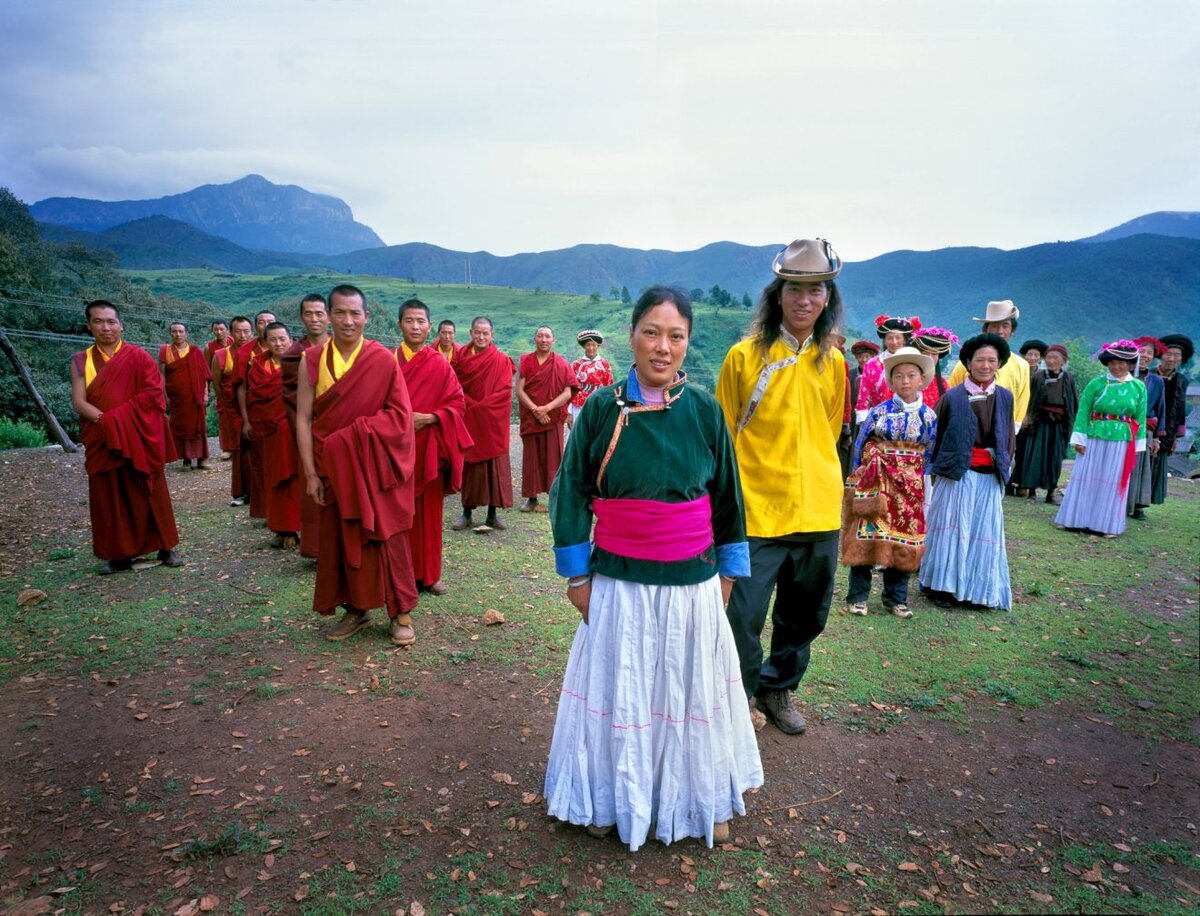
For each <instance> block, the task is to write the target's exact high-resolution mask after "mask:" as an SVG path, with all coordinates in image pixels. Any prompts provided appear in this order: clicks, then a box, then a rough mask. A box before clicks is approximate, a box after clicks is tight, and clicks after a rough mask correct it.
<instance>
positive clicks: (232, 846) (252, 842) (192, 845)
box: [183, 821, 271, 861]
mask: <svg viewBox="0 0 1200 916" xmlns="http://www.w3.org/2000/svg"><path fill="white" fill-rule="evenodd" d="M270 839H271V838H270V836H269V834H268V833H267V832H266V831H263V830H261V829H260V830H256V829H254V828H252V827H246V826H245V825H244V824H242V823H241V822H240V821H234V822H232V823H230V824H227V825H226V826H225V828H224V829H223V830H222V831H221V832H220V833H218V834H217V835H216V836H215V837H213V838H212V839H205V838H203V837H197V838H196V839H194V840H192V841H191V842H189V843H188V844H187V845H186V846H184V847H183V858H184V860H185V861H199V860H203V859H212V858H216V857H218V856H221V857H224V856H234V855H238V854H239V853H243V852H248V853H256V854H261V853H264V852H266V851H267V847H268V845H269V844H270Z"/></svg>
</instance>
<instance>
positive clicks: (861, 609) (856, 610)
mask: <svg viewBox="0 0 1200 916" xmlns="http://www.w3.org/2000/svg"><path fill="white" fill-rule="evenodd" d="M846 610H848V611H849V612H850V613H851V614H853V615H854V616H855V617H866V616H867V602H865V601H855V602H854V603H853V604H847V605H846Z"/></svg>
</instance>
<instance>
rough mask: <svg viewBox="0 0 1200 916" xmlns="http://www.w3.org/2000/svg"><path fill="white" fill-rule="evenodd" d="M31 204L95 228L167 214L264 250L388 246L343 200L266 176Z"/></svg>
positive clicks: (73, 224)
mask: <svg viewBox="0 0 1200 916" xmlns="http://www.w3.org/2000/svg"><path fill="white" fill-rule="evenodd" d="M29 210H30V213H31V214H32V215H33V217H34V218H35V219H37V220H38V221H39V222H43V223H49V224H52V225H56V226H65V227H67V228H70V229H81V230H84V231H87V232H104V231H105V230H108V229H111V228H113V227H115V226H119V225H122V224H124V223H128V222H131V221H132V220H137V219H144V218H145V217H148V216H166V217H169V218H171V219H176V220H179V221H181V222H184V223H187V224H188V225H190V226H193V227H195V228H196V229H200V230H202V231H204V232H207V233H209V234H210V235H215V236H217V237H219V238H223V239H226V240H228V241H231V242H234V243H236V244H238V245H240V246H242V247H244V248H248V249H251V250H257V251H282V252H316V253H319V254H328V255H336V254H343V253H345V252H348V251H358V250H361V249H364V248H379V247H382V246H383V240H382V239H381V238H379V236H378V235H376V234H375V232H374V230H372V229H371V228H370V227H369V226H364V225H363V224H362V223H359V222H356V221H355V219H354V213H353V212H352V211H351V209H350V207H349V205H348V204H347V203H346V202H345V201H343V200H341V199H340V198H338V197H333V196H331V195H328V194H315V193H313V192H311V191H307V190H305V189H304V188H302V187H300V186H299V185H281V184H275V183H274V182H272V181H270V180H268V179H266V178H264V177H263V176H262V175H258V174H250V175H245V176H243V177H242V178H239V179H237V180H236V181H231V182H229V183H228V184H206V185H201V186H200V187H197V188H193V189H192V190H190V191H185V192H183V193H182V194H172V195H168V196H166V197H159V198H155V199H151V200H118V201H101V200H87V199H83V198H77V197H50V198H47V199H46V200H41V201H38V202H37V203H35V204H34V205H33V206H32V207H30V208H29Z"/></svg>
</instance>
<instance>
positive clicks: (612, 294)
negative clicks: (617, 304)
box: [608, 286, 621, 299]
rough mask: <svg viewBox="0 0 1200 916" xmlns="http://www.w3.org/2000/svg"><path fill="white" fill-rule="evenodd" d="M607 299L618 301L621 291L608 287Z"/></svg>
mask: <svg viewBox="0 0 1200 916" xmlns="http://www.w3.org/2000/svg"><path fill="white" fill-rule="evenodd" d="M608 298H609V299H620V298H621V291H620V290H619V289H617V288H616V287H615V286H610V287H609V288H608Z"/></svg>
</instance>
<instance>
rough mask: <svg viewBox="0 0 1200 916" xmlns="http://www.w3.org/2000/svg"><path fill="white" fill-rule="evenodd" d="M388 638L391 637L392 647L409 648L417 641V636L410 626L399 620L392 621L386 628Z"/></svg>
mask: <svg viewBox="0 0 1200 916" xmlns="http://www.w3.org/2000/svg"><path fill="white" fill-rule="evenodd" d="M388 636H390V637H391V640H392V645H393V646H411V645H412V644H413V643H415V642H416V641H417V634H416V632H415V631H414V630H413V628H412V624H407V623H401V622H400V620H399V618H397V619H396V620H393V621H392V622H391V624H390V625H389V626H388Z"/></svg>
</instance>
